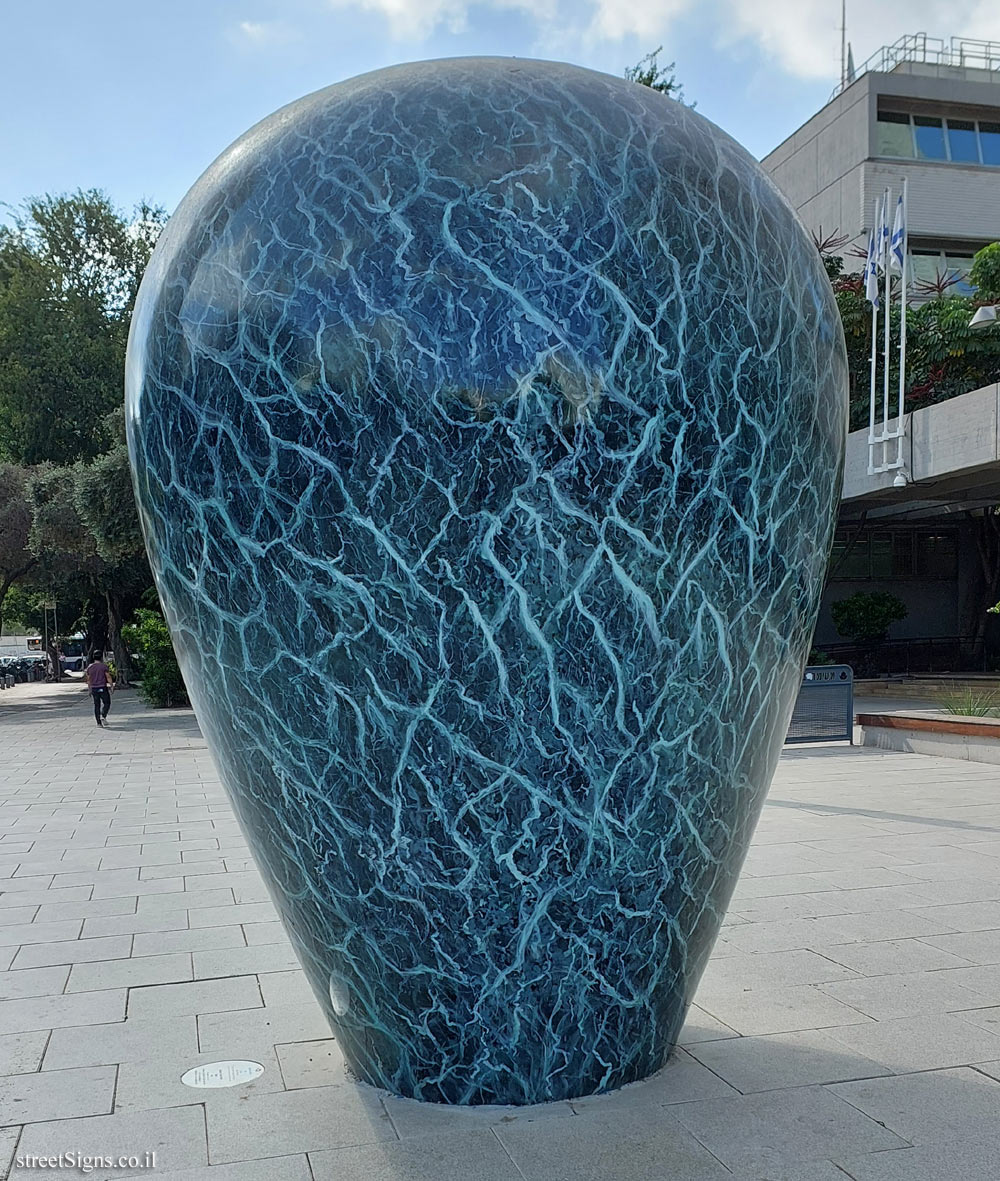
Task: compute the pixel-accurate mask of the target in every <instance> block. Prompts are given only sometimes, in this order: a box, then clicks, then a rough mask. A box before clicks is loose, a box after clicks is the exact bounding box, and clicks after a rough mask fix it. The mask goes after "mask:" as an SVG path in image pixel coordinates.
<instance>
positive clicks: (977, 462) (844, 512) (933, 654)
mask: <svg viewBox="0 0 1000 1181" xmlns="http://www.w3.org/2000/svg"><path fill="white" fill-rule="evenodd" d="M891 446H892V447H893V449H895V444H891ZM903 458H904V462H905V465H906V466H905V468H904V471H905V473H906V484H905V486H904V487H902V488H900V487H896V486H895V484H894V480H895V477H896V472H894V471H889V472H883V473H881V474H876V475H869V474H868V432H867V430H861V431H853V432H852V433H851V434H850V435H849V436H848V440H847V459H846V464H845V468H844V491H843V499H842V501H841V509H840V521H839V527H838V531H837V541H836V543H835V545H834V553H833V558H832V561H831V567H830V577H829V579H828V582H827V586H826V591H825V594H824V597H823V609H822V612H821V615H820V620H819V624H818V625H817V628H816V639H815V645H816V647H818V648H820V649H824V650H828V649H830V648H831V647H835V646H836V645H837V644H839V643H842V642H843V641H842V638H841V637H839V636H838V635H837V631H836V628H835V627H834V625H833V621H832V619H831V618H830V610H829V608H830V604H831V603H832V602H834V601H836V600H837V599H843V598H846V597H847V596H849V595H851V594H854V593H855V592H857V591H873V590H879V591H889V592H890V593H892V594H895V595H897V596H898V597H899V598H900V599H902V601H903V603H904V604H905V605H906V608H907V611H908V615H907V617H906V619H905V620H903V621H902V622H900V623H897V624H894V625H893V628H892V631H891V637H892V639H893V641H894V645H893V648H894V651H893V653H892V658H893V660H894V661H895V664H896V666H897V667H896V669H895V671H905V669H904V667H903V666H904V665H906V664H907V663H908V664H909V666H910V668H911V670H912V671H919V670H921V669H924V668H927V667H930V668H934V667H936V668H937V669H938V670H942V669H954V668H955V667H958V666H961V667H965V668H977V667H978V668H983V667H984V666H986V665H988V666H990V667H994V666H995V665H996V664H997V663H998V661H1000V620H998V619H997V618H996V617H994V616H987V615H986V608H987V607H988V606H991V605H992V604H993V603H995V602H996V601H997V600H998V599H1000V517H998V516H996V515H995V514H994V513H993V512H992V509H993V506H995V505H1000V385H997V384H994V385H989V386H986V387H984V388H983V389H979V390H973V391H972V392H970V393H968V394H963V395H961V396H960V397H957V398H952V399H950V400H949V401H947V402H939V403H938V404H937V405H935V406H928V407H926V408H925V409H923V410H917V411H916V412H915V413H913V414H910V415H908V416H907V431H906V438H905V440H904V450H903ZM887 667H888V666H887Z"/></svg>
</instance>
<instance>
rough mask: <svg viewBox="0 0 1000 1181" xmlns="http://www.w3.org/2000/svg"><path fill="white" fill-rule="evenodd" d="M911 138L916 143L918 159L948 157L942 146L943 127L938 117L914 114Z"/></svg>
mask: <svg viewBox="0 0 1000 1181" xmlns="http://www.w3.org/2000/svg"><path fill="white" fill-rule="evenodd" d="M913 139H914V142H915V143H916V145H917V157H918V158H919V159H921V160H947V159H948V153H947V151H946V149H945V146H944V128H943V126H942V123H941V120H940V119H935V118H933V117H932V116H930V115H914V116H913Z"/></svg>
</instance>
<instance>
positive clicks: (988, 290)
mask: <svg viewBox="0 0 1000 1181" xmlns="http://www.w3.org/2000/svg"><path fill="white" fill-rule="evenodd" d="M969 282H970V283H971V284H972V286H973V287H975V288H976V290H977V292H978V293H979V297H980V299H982V300H985V301H986V302H988V303H997V302H1000V242H991V243H990V244H989V246H984V247H983V248H982V250H980V251H978V252H977V254H976V256H975V258H973V260H972V270H971V271H970V272H969Z"/></svg>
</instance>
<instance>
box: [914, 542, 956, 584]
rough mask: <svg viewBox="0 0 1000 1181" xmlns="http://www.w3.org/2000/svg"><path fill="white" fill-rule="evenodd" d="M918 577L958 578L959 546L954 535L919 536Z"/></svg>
mask: <svg viewBox="0 0 1000 1181" xmlns="http://www.w3.org/2000/svg"><path fill="white" fill-rule="evenodd" d="M917 577H918V578H927V579H931V578H957V577H958V545H957V543H956V539H955V534H954V533H918V534H917Z"/></svg>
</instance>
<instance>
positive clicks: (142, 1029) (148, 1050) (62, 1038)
mask: <svg viewBox="0 0 1000 1181" xmlns="http://www.w3.org/2000/svg"><path fill="white" fill-rule="evenodd" d="M95 728H96V727H95ZM78 995H80V996H87V995H89V994H87V993H80V994H78ZM197 1053H198V1027H197V1021H196V1019H195V1018H194V1017H191V1016H185V1017H164V1018H158V1017H145V1018H141V1019H140V1018H132V1019H130V1020H128V1021H119V1022H117V1023H116V1024H113V1025H85V1026H79V1027H75V1028H71V1029H54V1030H53V1031H52V1036H51V1038H50V1039H49V1046H48V1049H47V1050H46V1051H45V1058H44V1061H43V1067H44V1069H45V1070H63V1069H66V1068H68V1067H71V1066H102V1065H109V1064H114V1063H116V1062H141V1061H143V1059H147V1058H154V1059H155V1058H158V1057H171V1056H173V1057H181V1056H182V1055H184V1054H191V1055H192V1056H194V1055H195V1054H197Z"/></svg>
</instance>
